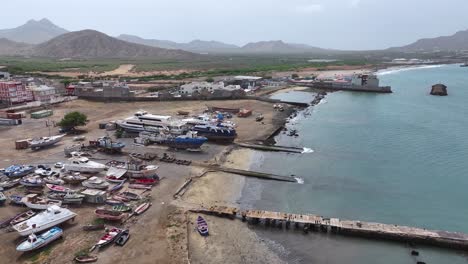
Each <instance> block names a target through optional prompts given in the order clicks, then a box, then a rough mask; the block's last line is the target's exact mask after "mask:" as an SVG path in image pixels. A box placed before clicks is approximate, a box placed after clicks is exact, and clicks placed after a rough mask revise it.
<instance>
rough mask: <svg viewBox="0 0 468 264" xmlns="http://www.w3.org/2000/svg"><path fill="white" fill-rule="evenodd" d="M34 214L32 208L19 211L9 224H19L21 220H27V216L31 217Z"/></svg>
mask: <svg viewBox="0 0 468 264" xmlns="http://www.w3.org/2000/svg"><path fill="white" fill-rule="evenodd" d="M35 215H36V212H34V211H32V210H29V211H26V212H23V213H20V214H18V215H16V216H15V218H13V220H11V222H10V224H11V225H16V224H19V223H21V222H24V221H26V220H28V219H29V218H31V217H33V216H35Z"/></svg>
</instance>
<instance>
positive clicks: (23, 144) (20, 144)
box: [15, 139, 29, 149]
mask: <svg viewBox="0 0 468 264" xmlns="http://www.w3.org/2000/svg"><path fill="white" fill-rule="evenodd" d="M15 147H16V149H27V148H28V147H29V141H28V140H27V139H22V140H17V141H15Z"/></svg>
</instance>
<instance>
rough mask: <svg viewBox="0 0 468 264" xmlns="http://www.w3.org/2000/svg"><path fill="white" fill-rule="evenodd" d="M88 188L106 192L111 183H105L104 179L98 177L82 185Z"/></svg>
mask: <svg viewBox="0 0 468 264" xmlns="http://www.w3.org/2000/svg"><path fill="white" fill-rule="evenodd" d="M81 185H83V186H84V187H86V188H91V189H99V190H106V189H107V188H109V183H108V182H106V181H103V180H102V179H100V178H98V177H91V178H89V179H88V180H86V181H84V182H82V183H81Z"/></svg>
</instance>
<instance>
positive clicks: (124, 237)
mask: <svg viewBox="0 0 468 264" xmlns="http://www.w3.org/2000/svg"><path fill="white" fill-rule="evenodd" d="M129 239H130V231H129V230H128V229H125V230H124V231H122V233H121V234H120V236H119V237H118V238H117V239H116V240H115V244H116V245H118V246H121V247H123V246H124V245H125V244H126V243H127V241H128V240H129Z"/></svg>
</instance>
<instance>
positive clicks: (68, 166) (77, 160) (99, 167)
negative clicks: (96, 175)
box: [64, 157, 106, 173]
mask: <svg viewBox="0 0 468 264" xmlns="http://www.w3.org/2000/svg"><path fill="white" fill-rule="evenodd" d="M68 161H69V162H68V163H65V164H64V168H65V170H67V171H77V172H89V173H92V172H101V171H103V170H104V169H106V165H104V164H101V163H99V162H95V161H91V160H89V159H88V158H87V157H73V158H70V159H69V160H68Z"/></svg>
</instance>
